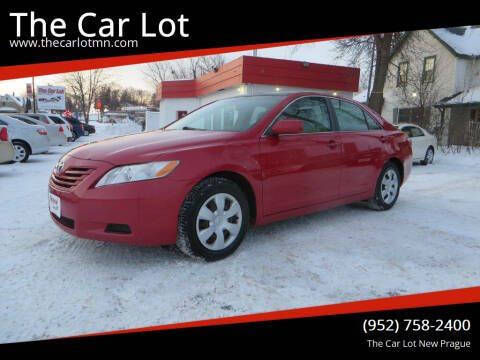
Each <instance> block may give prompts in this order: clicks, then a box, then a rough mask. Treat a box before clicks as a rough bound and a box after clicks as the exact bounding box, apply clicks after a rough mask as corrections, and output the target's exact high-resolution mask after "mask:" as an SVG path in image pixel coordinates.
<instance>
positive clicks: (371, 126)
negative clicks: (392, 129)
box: [363, 111, 382, 130]
mask: <svg viewBox="0 0 480 360" xmlns="http://www.w3.org/2000/svg"><path fill="white" fill-rule="evenodd" d="M363 113H364V114H365V118H366V119H367V125H368V129H369V130H380V129H381V128H382V127H381V126H380V125H379V124H378V122H377V120H375V119H374V118H373V117H372V116H371V115H370V114H369V113H367V112H366V111H364V112H363Z"/></svg>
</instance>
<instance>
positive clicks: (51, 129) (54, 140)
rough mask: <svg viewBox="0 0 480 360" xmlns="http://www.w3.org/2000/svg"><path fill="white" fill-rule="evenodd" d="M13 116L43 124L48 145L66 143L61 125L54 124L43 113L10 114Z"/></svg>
mask: <svg viewBox="0 0 480 360" xmlns="http://www.w3.org/2000/svg"><path fill="white" fill-rule="evenodd" d="M11 116H12V117H13V118H16V119H18V120H21V121H24V122H25V121H26V120H27V119H28V120H30V121H33V122H34V123H35V124H37V125H43V126H45V128H46V129H47V133H48V135H47V136H48V141H49V142H50V146H58V145H64V144H66V143H67V136H66V135H65V130H64V129H63V126H62V125H58V124H55V123H54V122H53V120H50V119H49V118H48V117H47V116H46V115H44V114H30V113H28V114H15V115H13V114H12V115H11Z"/></svg>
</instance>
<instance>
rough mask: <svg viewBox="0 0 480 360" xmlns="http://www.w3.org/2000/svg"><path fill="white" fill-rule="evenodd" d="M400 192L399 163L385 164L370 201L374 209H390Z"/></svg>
mask: <svg viewBox="0 0 480 360" xmlns="http://www.w3.org/2000/svg"><path fill="white" fill-rule="evenodd" d="M399 194H400V172H399V171H398V167H397V165H395V164H393V163H391V162H389V163H387V164H386V165H385V167H384V168H383V170H382V172H381V173H380V176H379V177H378V179H377V185H376V186H375V194H374V196H373V198H371V199H370V200H369V201H368V203H369V205H370V207H371V208H372V209H374V210H378V211H383V210H389V209H391V208H392V207H393V205H395V203H396V202H397V199H398V195H399Z"/></svg>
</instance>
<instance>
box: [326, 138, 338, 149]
mask: <svg viewBox="0 0 480 360" xmlns="http://www.w3.org/2000/svg"><path fill="white" fill-rule="evenodd" d="M337 146H338V142H337V141H335V140H330V141H329V142H328V147H329V148H330V149H335V148H336V147H337Z"/></svg>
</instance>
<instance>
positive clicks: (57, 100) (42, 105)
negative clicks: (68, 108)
mask: <svg viewBox="0 0 480 360" xmlns="http://www.w3.org/2000/svg"><path fill="white" fill-rule="evenodd" d="M36 95H37V96H36V99H37V108H38V109H39V110H65V87H63V86H38V87H37V94H36Z"/></svg>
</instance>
